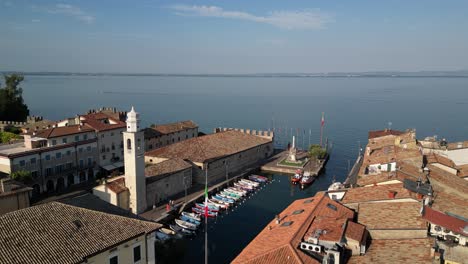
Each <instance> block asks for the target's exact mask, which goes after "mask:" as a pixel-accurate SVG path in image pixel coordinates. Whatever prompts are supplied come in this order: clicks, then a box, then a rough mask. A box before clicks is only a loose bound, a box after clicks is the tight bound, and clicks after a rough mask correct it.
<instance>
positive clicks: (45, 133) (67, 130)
mask: <svg viewBox="0 0 468 264" xmlns="http://www.w3.org/2000/svg"><path fill="white" fill-rule="evenodd" d="M93 131H94V130H93V129H91V128H89V127H86V126H80V125H72V126H63V127H53V128H48V129H44V130H40V131H37V132H31V131H30V132H28V133H26V134H27V135H33V133H36V134H35V135H34V136H35V137H39V138H54V137H62V136H67V135H74V134H80V133H87V132H93Z"/></svg>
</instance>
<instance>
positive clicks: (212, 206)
mask: <svg viewBox="0 0 468 264" xmlns="http://www.w3.org/2000/svg"><path fill="white" fill-rule="evenodd" d="M206 206H208V210H210V211H211V212H218V211H219V208H218V207H216V206H214V205H210V204H207V205H206ZM195 207H197V208H199V209H205V204H204V203H203V204H202V203H195Z"/></svg>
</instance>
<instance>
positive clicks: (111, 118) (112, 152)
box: [56, 107, 126, 172]
mask: <svg viewBox="0 0 468 264" xmlns="http://www.w3.org/2000/svg"><path fill="white" fill-rule="evenodd" d="M125 114H126V113H125V112H123V111H117V109H116V108H111V107H103V108H100V109H91V110H89V111H88V112H87V113H86V114H84V115H77V116H76V117H74V118H67V119H65V120H62V121H60V122H58V123H57V125H56V126H58V127H63V126H70V125H78V124H81V125H83V126H86V127H87V128H91V129H93V130H94V133H95V137H96V139H97V148H98V152H99V153H98V159H97V160H96V161H97V164H98V165H99V167H100V168H101V169H103V170H105V171H107V172H111V171H113V170H121V168H123V167H124V163H123V155H124V153H123V137H122V133H123V132H124V131H125V127H126V125H125V122H124V121H125Z"/></svg>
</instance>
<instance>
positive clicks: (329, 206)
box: [327, 203, 337, 211]
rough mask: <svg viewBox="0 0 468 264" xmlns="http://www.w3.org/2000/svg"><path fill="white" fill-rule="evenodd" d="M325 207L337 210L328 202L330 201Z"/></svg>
mask: <svg viewBox="0 0 468 264" xmlns="http://www.w3.org/2000/svg"><path fill="white" fill-rule="evenodd" d="M327 207H328V208H330V209H332V210H333V211H336V210H337V209H336V206H335V205H333V204H330V203H329V204H327Z"/></svg>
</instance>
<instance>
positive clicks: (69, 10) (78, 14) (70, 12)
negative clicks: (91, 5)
mask: <svg viewBox="0 0 468 264" xmlns="http://www.w3.org/2000/svg"><path fill="white" fill-rule="evenodd" d="M47 12H48V13H49V14H60V15H65V16H71V17H74V18H76V19H78V20H80V21H82V22H84V23H86V24H92V23H93V22H94V20H95V17H94V16H91V15H89V14H87V13H86V12H84V11H83V10H81V8H79V7H77V6H73V5H69V4H56V5H55V6H54V7H53V8H49V9H47Z"/></svg>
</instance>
